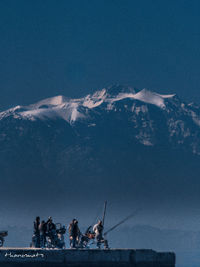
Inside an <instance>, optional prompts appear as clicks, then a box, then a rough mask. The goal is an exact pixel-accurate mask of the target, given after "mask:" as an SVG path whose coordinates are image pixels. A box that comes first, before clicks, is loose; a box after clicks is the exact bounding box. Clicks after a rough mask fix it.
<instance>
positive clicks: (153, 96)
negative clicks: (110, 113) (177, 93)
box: [110, 89, 174, 108]
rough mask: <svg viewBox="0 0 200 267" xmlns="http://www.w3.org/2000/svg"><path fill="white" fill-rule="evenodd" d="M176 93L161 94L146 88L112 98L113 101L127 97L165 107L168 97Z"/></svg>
mask: <svg viewBox="0 0 200 267" xmlns="http://www.w3.org/2000/svg"><path fill="white" fill-rule="evenodd" d="M172 97H174V95H160V94H157V93H154V92H151V91H148V90H146V89H143V90H142V91H140V92H138V93H136V94H133V93H120V94H118V95H117V97H116V98H113V99H111V100H110V101H111V102H116V101H120V100H122V99H125V98H130V99H136V100H140V101H142V102H145V103H148V104H152V105H155V106H158V107H159V108H165V103H164V100H165V99H167V98H172Z"/></svg>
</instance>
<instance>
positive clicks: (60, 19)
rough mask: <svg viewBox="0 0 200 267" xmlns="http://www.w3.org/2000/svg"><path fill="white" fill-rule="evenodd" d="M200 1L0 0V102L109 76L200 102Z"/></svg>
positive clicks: (70, 91)
mask: <svg viewBox="0 0 200 267" xmlns="http://www.w3.org/2000/svg"><path fill="white" fill-rule="evenodd" d="M199 13H200V1H198V0H188V1H184V0H181V1H176V0H172V1H170V0H166V1H165V0H162V1H161V0H154V1H153V0H152V1H151V0H140V1H138V0H137V1H134V0H91V1H89V0H59V1H56V0H28V1H27V0H1V1H0V108H2V107H3V108H4V107H7V106H12V105H15V104H26V103H32V102H34V101H36V100H39V99H41V98H45V97H48V96H54V95H58V94H63V95H66V96H69V97H78V96H83V95H85V94H86V93H89V92H92V91H94V90H96V89H98V88H103V87H104V86H107V85H110V84H112V83H120V84H127V85H131V86H135V87H137V88H141V89H142V88H144V87H146V88H149V89H152V90H155V91H158V92H162V93H165V92H166V93H168V92H176V93H177V94H178V95H179V96H180V97H183V98H184V99H185V100H189V101H190V100H195V101H196V102H199V103H200V93H199V87H200V16H199Z"/></svg>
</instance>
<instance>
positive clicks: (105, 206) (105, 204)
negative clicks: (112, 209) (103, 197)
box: [102, 201, 107, 226]
mask: <svg viewBox="0 0 200 267" xmlns="http://www.w3.org/2000/svg"><path fill="white" fill-rule="evenodd" d="M106 208H107V201H105V202H104V210H103V219H102V225H103V226H104V222H105V217H106Z"/></svg>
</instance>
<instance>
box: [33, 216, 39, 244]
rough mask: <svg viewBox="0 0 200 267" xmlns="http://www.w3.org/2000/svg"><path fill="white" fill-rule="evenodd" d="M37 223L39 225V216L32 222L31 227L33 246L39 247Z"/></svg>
mask: <svg viewBox="0 0 200 267" xmlns="http://www.w3.org/2000/svg"><path fill="white" fill-rule="evenodd" d="M39 225H40V217H39V216H37V217H36V219H35V221H34V223H33V228H34V236H35V247H36V248H40V230H39Z"/></svg>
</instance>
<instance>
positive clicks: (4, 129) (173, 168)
mask: <svg viewBox="0 0 200 267" xmlns="http://www.w3.org/2000/svg"><path fill="white" fill-rule="evenodd" d="M199 163H200V106H198V105H195V104H191V103H190V104H188V103H186V102H184V101H182V100H181V99H179V98H178V97H177V96H176V95H174V94H170V95H168V94H167V95H161V94H158V93H155V92H151V91H149V90H147V89H143V90H137V89H134V88H130V87H125V86H118V85H117V86H111V87H109V88H104V89H102V90H99V91H97V92H95V93H94V94H89V95H87V96H85V97H82V98H79V99H70V98H66V97H64V96H56V97H52V98H48V99H44V100H42V101H39V102H37V103H35V104H31V105H28V106H16V107H13V108H11V109H9V110H6V111H3V112H1V113H0V177H1V178H0V179H1V181H0V182H1V189H2V192H1V194H0V200H1V199H4V200H5V199H6V198H7V197H8V196H9V199H10V198H11V197H12V198H13V201H15V199H16V198H17V201H18V202H20V201H21V203H23V205H25V203H29V202H31V203H33V204H32V205H36V204H37V205H39V204H38V202H37V201H36V200H35V201H36V202H37V203H35V202H33V199H35V192H37V196H38V197H37V199H38V201H40V200H42V201H43V202H44V204H45V203H46V202H48V201H50V196H51V197H52V195H53V196H54V197H55V198H56V199H57V200H56V201H59V203H60V202H62V201H64V202H65V201H66V197H67V198H68V200H69V199H73V201H74V193H73V192H76V194H78V199H77V201H79V203H80V199H84V197H85V195H87V201H90V202H92V203H93V199H97V196H98V198H99V199H100V198H105V197H106V196H107V197H108V198H110V199H115V198H119V196H120V195H121V198H122V196H123V199H124V201H136V198H137V199H138V198H139V197H141V196H144V195H145V196H146V198H148V199H151V202H153V201H154V200H155V199H156V200H155V201H156V203H158V202H157V198H159V197H160V198H164V196H166V199H167V201H168V195H169V194H171V192H172V189H173V191H174V195H173V196H176V195H178V194H179V193H180V192H181V195H182V196H183V197H184V195H188V194H189V195H192V196H193V197H195V196H196V195H197V196H199V191H198V188H199V187H200V184H199V182H198V181H199V177H198V173H199V171H200V164H199ZM191 170H192V171H191ZM174 181H176V182H174ZM102 184H105V185H106V186H104V190H103V191H104V194H103V195H102V191H101V188H102ZM77 185H78V186H77ZM8 188H9V190H8ZM91 188H92V190H90V189H91ZM44 191H45V192H48V196H45V199H44ZM179 191H180V192H179ZM3 192H6V193H3ZM197 198H198V197H197ZM171 199H173V198H171ZM24 200H26V201H24ZM9 201H10V200H9ZM143 201H144V199H143ZM43 202H42V203H43ZM147 202H148V201H147ZM90 204H91V203H90ZM40 205H41V203H40Z"/></svg>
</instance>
